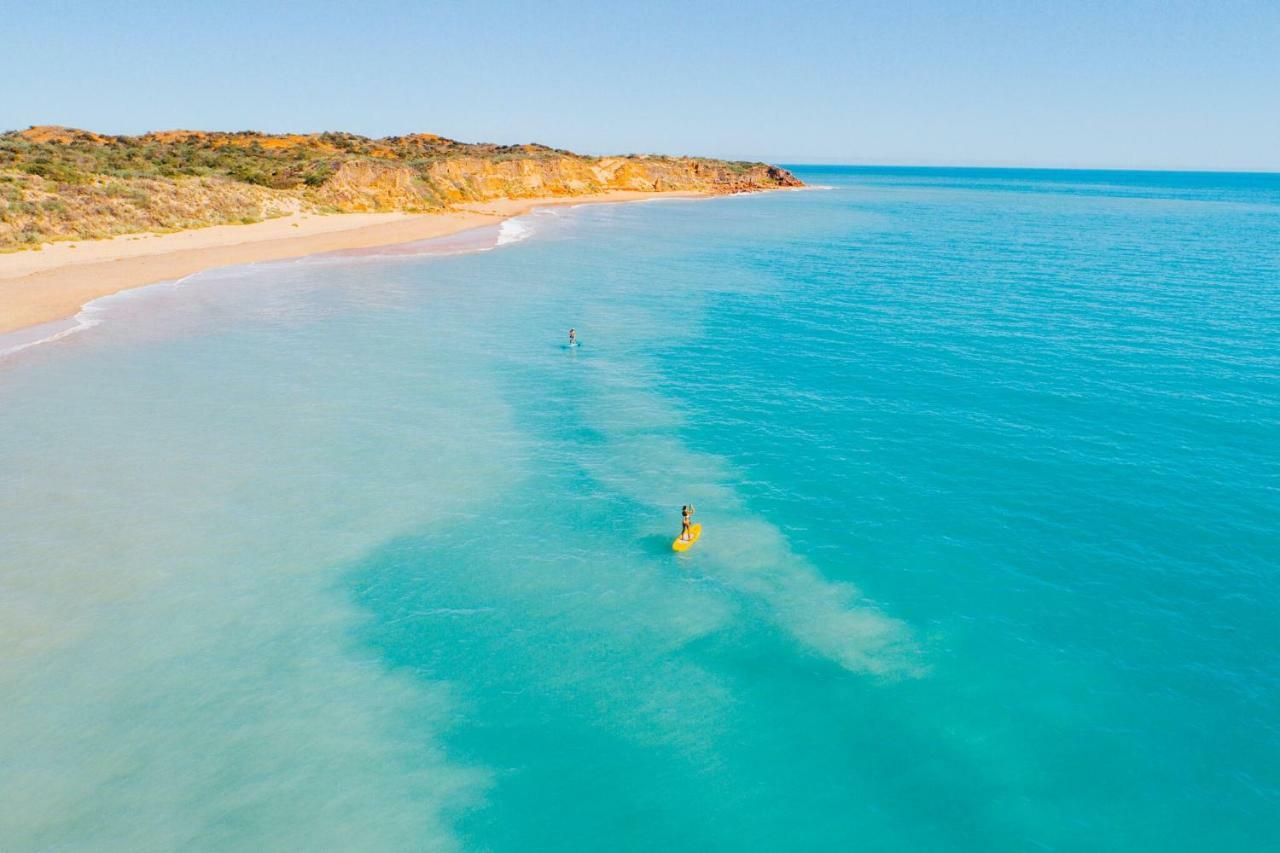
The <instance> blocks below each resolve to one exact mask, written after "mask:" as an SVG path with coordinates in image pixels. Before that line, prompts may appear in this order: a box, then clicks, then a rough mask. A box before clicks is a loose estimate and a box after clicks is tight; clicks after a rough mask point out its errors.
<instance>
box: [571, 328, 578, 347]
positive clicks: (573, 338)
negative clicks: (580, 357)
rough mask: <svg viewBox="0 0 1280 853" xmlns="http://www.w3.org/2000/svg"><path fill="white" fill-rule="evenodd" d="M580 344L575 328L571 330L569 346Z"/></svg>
mask: <svg viewBox="0 0 1280 853" xmlns="http://www.w3.org/2000/svg"><path fill="white" fill-rule="evenodd" d="M577 345H578V333H577V331H576V330H574V329H570V330H569V346H571V347H576V346H577Z"/></svg>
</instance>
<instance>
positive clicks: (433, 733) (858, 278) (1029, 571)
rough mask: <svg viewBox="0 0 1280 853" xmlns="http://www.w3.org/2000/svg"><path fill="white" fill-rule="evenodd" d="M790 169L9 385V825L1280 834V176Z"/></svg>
mask: <svg viewBox="0 0 1280 853" xmlns="http://www.w3.org/2000/svg"><path fill="white" fill-rule="evenodd" d="M798 171H799V173H800V174H801V176H802V177H803V178H804V179H805V180H806V181H808V182H809V183H811V184H814V185H817V186H822V187H828V188H829V189H815V190H813V191H806V192H789V193H775V194H768V195H759V196H750V197H734V198H725V199H716V200H710V201H694V202H690V201H662V202H654V203H648V204H633V205H609V206H594V207H579V208H573V209H557V210H554V211H542V212H539V213H536V214H534V215H532V216H529V217H526V218H524V219H523V220H520V221H518V222H516V223H514V224H509V225H507V226H506V227H505V228H504V229H503V231H502V232H501V234H499V233H497V232H494V231H481V232H476V233H474V234H470V235H464V236H463V237H460V238H454V239H453V240H450V241H444V242H443V243H441V244H427V245H423V246H417V247H410V249H409V250H395V251H391V252H383V253H374V254H372V255H362V256H350V257H336V258H312V259H306V260H303V261H298V262H292V263H282V264H266V265H259V266H249V267H241V268H234V269H228V270H221V271H214V272H209V273H204V274H202V275H199V276H196V277H193V278H191V279H188V280H186V281H184V282H181V283H179V284H176V285H162V286H158V287H153V288H147V289H144V290H141V291H136V292H133V293H130V294H127V295H123V296H119V297H113V298H111V299H108V300H104V301H102V302H100V303H98V304H97V305H95V306H94V309H93V311H92V312H91V317H92V320H93V322H95V323H96V324H97V325H93V326H92V327H91V328H86V329H84V330H83V331H81V332H79V333H77V334H73V335H68V336H65V337H63V338H61V339H59V340H56V341H53V342H51V343H47V344H41V345H37V346H31V347H28V348H26V349H23V350H21V351H19V352H16V353H13V354H11V355H10V356H8V357H7V358H5V359H3V360H2V361H0V400H2V401H3V404H2V405H0V449H2V452H0V518H3V525H0V698H3V705H2V706H0V838H3V839H5V843H4V844H3V847H4V848H5V849H7V850H8V849H15V850H38V849H45V848H48V847H63V846H65V847H68V848H72V849H79V848H82V847H84V848H90V849H129V850H138V849H177V848H183V847H187V848H190V847H195V848H201V849H305V848H313V849H371V850H372V849H387V850H404V849H443V850H448V849H466V850H530V849H558V850H600V849H621V850H677V849H678V850H706V849H723V850H819V849H868V850H963V851H991V850H1090V851H1094V850H1163V851H1168V850H1188V851H1193V850H1194V851H1199V850H1208V849H1212V850H1263V849H1271V848H1274V847H1276V845H1278V844H1280V618H1278V617H1280V577H1278V573H1280V530H1278V527H1277V522H1278V521H1280V512H1278V510H1280V452H1278V451H1277V447H1278V446H1280V443H1278V442H1277V438H1280V429H1277V427H1280V177H1277V176H1259V175H1180V174H1149V173H1110V172H1096V173H1089V172H1034V171H985V170H926V169H849V168H831V169H813V168H809V169H800V170H798ZM520 238H524V239H520ZM499 242H500V243H501V245H496V247H495V244H496V243H499ZM483 249H492V250H490V251H475V250H483ZM570 325H572V326H575V327H576V328H577V329H578V331H579V334H580V337H581V339H582V341H583V346H582V347H581V348H580V349H578V350H576V351H571V350H566V349H565V348H563V347H562V346H561V344H562V341H563V339H564V335H565V332H566V330H567V329H568V327H569V326H570ZM688 502H692V503H694V504H695V505H696V507H697V519H698V520H699V521H701V522H702V523H703V524H704V526H705V529H704V534H703V537H702V540H701V541H700V542H699V543H698V545H697V546H695V547H694V548H693V549H692V550H691V551H690V552H688V553H687V554H684V555H679V556H677V555H674V554H673V553H672V552H671V551H670V547H669V545H670V540H671V539H672V537H673V536H674V534H675V532H676V531H677V529H678V524H679V508H680V506H681V504H683V503H688Z"/></svg>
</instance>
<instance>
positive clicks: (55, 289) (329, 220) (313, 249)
mask: <svg viewBox="0 0 1280 853" xmlns="http://www.w3.org/2000/svg"><path fill="white" fill-rule="evenodd" d="M707 197H711V196H709V195H708V194H707V193H700V192H693V191H687V190H680V191H673V192H645V191H639V190H613V191H610V192H603V193H593V194H589V195H580V196H544V197H535V198H519V199H497V200H494V201H488V202H471V203H468V204H464V205H459V206H458V207H457V208H455V209H453V210H449V211H446V212H443V213H420V214H411V213H340V214H327V215H326V214H315V213H295V214H291V215H289V216H284V217H280V218H278V219H271V220H267V221H265V222H258V223H254V224H251V225H215V226H210V227H208V228H199V229H193V230H189V231H178V232H174V233H172V234H147V233H144V234H126V235H121V236H119V237H112V238H109V239H105V240H79V241H76V240H68V241H66V242H58V243H50V244H45V245H44V247H43V248H42V249H41V250H39V251H35V250H29V251H24V252H14V253H8V254H0V335H8V334H10V333H13V332H20V331H22V330H24V329H32V328H34V327H38V326H45V325H48V324H52V323H56V322H58V321H60V320H70V319H72V318H74V317H75V316H76V315H77V314H79V313H80V312H81V311H82V310H83V309H84V307H85V305H87V304H88V303H90V302H92V301H94V300H95V299H101V298H102V297H104V296H110V295H112V294H115V293H121V292H123V291H126V290H133V289H135V288H138V287H145V286H147V285H150V284H159V283H160V282H164V281H173V280H176V279H180V278H185V277H187V276H190V275H194V274H196V273H198V272H203V271H205V270H210V269H216V268H218V267H226V266H236V265H239V264H249V263H256V262H260V261H278V260H288V259H292V258H301V257H305V256H307V255H317V254H324V253H327V252H336V251H343V250H351V249H369V248H374V247H378V246H392V245H396V244H399V243H412V242H416V241H418V240H428V239H432V238H436V237H447V236H449V235H452V234H457V233H459V232H461V231H467V230H469V229H472V228H478V227H481V226H484V225H495V224H498V223H500V222H503V221H505V220H507V219H511V218H513V217H516V216H522V215H524V214H526V213H528V212H530V211H531V210H533V209H534V208H539V207H551V206H556V205H578V204H610V203H619V202H631V201H647V200H652V199H661V198H707Z"/></svg>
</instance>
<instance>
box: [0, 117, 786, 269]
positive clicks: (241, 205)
mask: <svg viewBox="0 0 1280 853" xmlns="http://www.w3.org/2000/svg"><path fill="white" fill-rule="evenodd" d="M801 185H802V184H801V182H800V181H799V180H797V179H796V178H795V176H793V175H792V174H791V173H790V172H788V171H786V170H785V169H781V168H778V167H776V166H770V165H768V164H765V163H747V162H735V161H725V160H712V159H706V158H698V157H661V156H651V155H629V156H625V157H588V156H584V155H579V154H573V153H571V152H568V151H562V150H559V149H554V148H548V147H545V146H541V145H491V144H470V143H462V142H456V141H454V140H451V139H446V138H444V137H440V136H434V135H431V134H414V135H411V136H400V137H388V138H385V139H369V138H366V137H362V136H356V135H353V134H345V133H323V134H306V135H300V134H293V135H270V134H263V133H256V132H241V133H210V132H203V131H163V132H156V133H148V134H145V135H142V136H104V135H101V134H97V133H93V132H91V131H83V130H74V129H70V128H62V127H48V126H45V127H33V128H29V129H27V130H24V131H12V132H8V133H3V134H0V251H3V250H12V249H18V248H24V247H34V246H38V245H40V244H42V243H45V242H50V241H55V240H72V239H75V240H84V239H94V238H103V237H112V236H116V235H119V234H129V233H136V232H141V231H177V230H184V229H189V228H200V227H204V226H208V225H221V224H229V223H238V222H244V223H248V222H257V221H260V220H262V219H268V218H273V217H278V216H284V215H287V214H290V213H295V212H299V211H316V212H321V213H350V212H383V211H404V212H422V213H427V212H438V211H444V210H448V209H450V208H451V207H453V206H455V205H458V204H461V203H466V202H476V201H487V200H493V199H507V198H517V199H518V198H535V197H548V196H576V195H588V194H594V193H600V192H607V191H610V190H632V191H641V192H663V191H671V190H687V191H694V192H703V193H708V194H728V193H740V192H753V191H757V190H766V189H778V188H782V187H795V186H801Z"/></svg>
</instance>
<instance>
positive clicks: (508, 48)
mask: <svg viewBox="0 0 1280 853" xmlns="http://www.w3.org/2000/svg"><path fill="white" fill-rule="evenodd" d="M32 124H63V125H69V126H73V127H83V128H88V129H92V130H96V131H99V132H104V133H140V132H144V131H147V130H155V129H166V128H194V129H206V130H248V129H253V130H263V131H273V132H282V131H294V132H311V131H322V130H346V131H351V132H354V133H360V134H363V135H368V136H386V135H394V134H403V133H409V132H419V131H423V132H432V133H439V134H442V135H445V136H449V137H452V138H455V139H461V140H465V141H487V142H503V143H514V142H541V143H544V144H547V145H553V146H556V147H561V148H568V149H572V150H575V151H581V152H584V153H593V154H605V153H618V154H623V153H632V152H660V153H670V154H701V155H707V156H719V157H733V158H743V159H763V160H769V161H772V162H781V163H868V164H872V163H877V164H904V165H927V164H932V165H991V166H996V165H1004V166H1056V167H1101V168H1151V169H1214V170H1219V169H1226V170H1245V171H1248V170H1255V171H1280V0H1265V2H1250V1H1249V0H1220V2H1199V1H1198V0H1197V2H1184V1H1183V0H1164V2H1147V0H1138V1H1137V2H1125V0H1111V2H1093V0H1078V2H1066V0H1063V2H1055V3H1038V2H1015V0H1004V1H1003V2H996V0H967V2H951V3H947V2H938V0H898V1H897V2H878V0H872V2H853V1H852V0H850V2H792V3H785V4H784V3H765V2H756V0H739V2H734V3H729V2H705V3H701V2H697V0H685V2H665V0H659V2H630V3H613V2H608V0H598V2H594V3H588V2H556V0H545V2H502V0H487V2H408V0H364V2H359V3H357V2H333V0H297V2H270V0H257V2H242V0H220V1H219V2H197V0H166V2H153V0H129V2H116V0H101V2H86V1H85V0H80V2H67V0H0V129H19V128H25V127H27V126H29V125H32Z"/></svg>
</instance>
